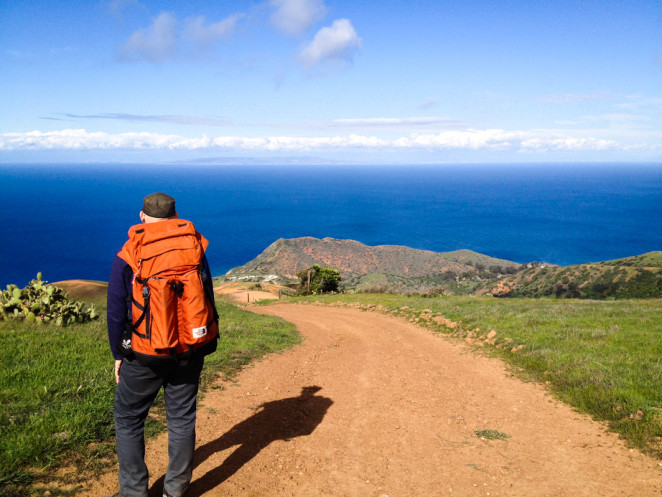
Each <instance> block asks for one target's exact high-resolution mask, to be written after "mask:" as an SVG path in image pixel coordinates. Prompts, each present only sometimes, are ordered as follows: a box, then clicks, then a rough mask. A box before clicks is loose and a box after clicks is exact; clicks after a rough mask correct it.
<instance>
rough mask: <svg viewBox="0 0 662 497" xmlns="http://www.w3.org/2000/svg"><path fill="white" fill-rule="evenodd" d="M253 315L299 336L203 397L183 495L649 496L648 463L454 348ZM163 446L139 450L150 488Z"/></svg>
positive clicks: (660, 471) (349, 319)
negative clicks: (290, 327) (487, 433)
mask: <svg viewBox="0 0 662 497" xmlns="http://www.w3.org/2000/svg"><path fill="white" fill-rule="evenodd" d="M252 310H253V311H254V312H259V313H264V314H270V315H275V316H281V317H283V318H284V319H286V320H288V321H291V322H293V323H294V324H295V325H296V326H297V328H298V329H299V330H300V331H301V333H302V335H303V336H304V339H305V341H304V343H303V344H302V345H300V346H298V347H296V348H294V349H292V350H289V351H287V352H285V353H283V354H275V355H272V356H269V357H267V358H266V359H265V360H263V361H261V362H259V363H257V364H255V365H253V366H252V367H250V368H248V369H247V370H245V371H244V372H242V373H241V374H240V375H239V377H238V378H236V380H235V381H236V383H225V384H224V387H225V388H224V389H223V390H212V391H211V392H209V393H207V394H206V395H205V398H204V400H203V401H202V402H201V404H200V406H199V410H198V448H197V450H196V468H195V470H194V476H193V483H192V487H191V488H190V491H189V493H188V494H187V497H197V496H202V495H205V496H242V497H244V496H301V497H304V496H306V497H309V496H356V497H386V496H388V497H404V496H416V497H418V496H526V497H532V496H554V497H559V496H572V497H576V496H591V497H596V496H603V497H604V496H614V497H616V496H618V497H623V496H632V497H647V496H660V495H662V467H661V466H660V465H659V463H658V461H655V460H653V459H650V458H648V457H645V456H643V455H641V454H640V453H639V452H637V451H634V450H629V449H628V448H627V447H626V446H625V444H624V443H622V442H621V441H620V440H619V439H618V437H617V436H616V435H614V434H610V433H608V432H606V430H605V429H604V427H603V426H601V425H600V424H598V423H595V422H593V421H591V420H590V419H589V418H587V417H586V416H583V415H579V414H577V413H575V412H574V411H573V410H572V409H570V408H569V407H567V406H565V405H563V404H561V403H559V402H558V401H555V400H554V399H553V398H551V397H550V396H549V395H548V394H546V393H545V391H544V389H543V388H542V387H540V386H539V385H535V384H531V383H524V382H522V381H520V380H518V379H517V378H515V377H513V376H512V375H511V374H510V373H508V372H507V370H506V369H505V368H504V366H503V365H502V363H501V362H500V361H498V360H496V359H489V358H486V357H482V356H480V355H477V354H475V353H474V352H473V351H472V349H471V348H470V347H468V346H467V345H465V344H462V343H457V342H453V341H451V340H450V339H447V338H445V337H443V336H439V335H435V334H433V333H432V332H430V331H428V330H425V329H423V328H420V327H418V326H415V325H413V324H410V323H406V322H405V321H402V320H399V319H397V318H394V317H391V316H385V315H381V314H377V313H373V312H364V311H360V310H355V309H347V308H335V307H323V306H314V305H301V304H277V305H272V306H268V307H254V308H253V309H252ZM485 429H489V430H497V431H498V432H500V433H503V434H506V435H508V436H509V438H506V439H504V440H489V439H482V438H480V437H477V436H476V433H475V431H476V430H485ZM166 443H167V439H166V436H161V437H159V438H157V439H156V440H154V441H152V442H150V443H149V444H148V447H147V453H148V457H147V460H148V465H149V467H150V470H151V472H152V475H153V479H156V480H157V481H156V482H155V483H154V484H152V492H151V493H150V495H153V496H157V495H158V496H160V495H161V494H160V493H159V490H160V488H161V482H162V480H161V478H162V475H163V473H164V471H165V466H166V462H167V449H166V447H167V445H166ZM116 478H117V475H116V474H113V473H110V474H108V475H105V476H104V477H103V478H101V479H100V481H98V482H96V483H95V485H94V488H92V489H91V490H90V493H89V495H94V496H98V495H104V494H106V493H112V492H113V491H115V490H116V481H117V480H116Z"/></svg>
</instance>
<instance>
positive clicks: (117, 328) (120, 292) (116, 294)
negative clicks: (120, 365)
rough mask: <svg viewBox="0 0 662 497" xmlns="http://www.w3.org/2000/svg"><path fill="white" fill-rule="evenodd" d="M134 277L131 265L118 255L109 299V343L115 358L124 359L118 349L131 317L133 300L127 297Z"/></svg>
mask: <svg viewBox="0 0 662 497" xmlns="http://www.w3.org/2000/svg"><path fill="white" fill-rule="evenodd" d="M132 278H133V273H132V271H131V268H130V266H129V265H128V264H127V263H126V262H125V261H124V260H123V259H121V258H120V257H119V256H117V255H116V256H115V260H114V261H113V265H112V267H111V269H110V277H109V279H108V300H107V318H108V319H107V321H108V343H109V344H110V350H111V351H112V353H113V357H114V358H115V359H122V354H120V353H119V352H118V351H117V344H118V343H119V340H120V337H121V336H122V332H123V331H124V327H125V325H126V322H127V320H128V319H130V312H131V302H130V301H127V297H129V296H130V295H131V291H132V290H131V279H132Z"/></svg>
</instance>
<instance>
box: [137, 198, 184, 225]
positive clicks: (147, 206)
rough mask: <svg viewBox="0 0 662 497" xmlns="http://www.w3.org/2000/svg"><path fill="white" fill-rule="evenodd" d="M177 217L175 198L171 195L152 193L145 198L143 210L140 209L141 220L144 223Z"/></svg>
mask: <svg viewBox="0 0 662 497" xmlns="http://www.w3.org/2000/svg"><path fill="white" fill-rule="evenodd" d="M176 217H177V211H176V210H175V199H174V198H172V197H171V196H170V195H166V194H165V193H150V194H149V195H147V196H146V197H145V199H144V200H143V210H141V211H140V220H141V221H142V222H143V223H154V222H157V221H163V220H164V219H172V218H176Z"/></svg>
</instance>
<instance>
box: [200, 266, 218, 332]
mask: <svg viewBox="0 0 662 497" xmlns="http://www.w3.org/2000/svg"><path fill="white" fill-rule="evenodd" d="M202 262H203V265H204V271H205V274H203V277H202V283H203V284H204V285H205V292H207V295H209V298H210V299H211V303H212V305H213V306H214V318H215V320H216V324H218V311H217V310H216V301H215V299H214V281H213V280H212V276H211V270H210V269H209V261H207V256H206V255H204V256H203V257H202Z"/></svg>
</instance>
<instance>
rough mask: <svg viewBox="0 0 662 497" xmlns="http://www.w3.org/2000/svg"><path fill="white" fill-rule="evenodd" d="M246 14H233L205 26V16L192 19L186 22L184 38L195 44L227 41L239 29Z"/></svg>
mask: <svg viewBox="0 0 662 497" xmlns="http://www.w3.org/2000/svg"><path fill="white" fill-rule="evenodd" d="M242 17H244V14H233V15H231V16H229V17H227V18H225V19H223V20H222V21H219V22H217V23H213V24H205V22H206V19H205V16H196V17H190V18H188V19H187V20H186V23H185V26H184V33H183V36H184V38H185V39H187V40H190V41H192V42H194V43H200V44H209V43H213V42H214V41H216V40H218V39H222V38H223V39H227V38H229V37H230V36H231V35H232V34H233V33H234V30H235V28H236V27H237V22H238V21H239V20H240V19H241V18H242Z"/></svg>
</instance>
